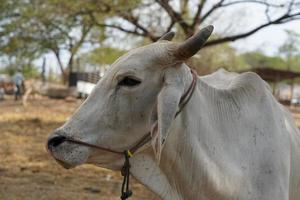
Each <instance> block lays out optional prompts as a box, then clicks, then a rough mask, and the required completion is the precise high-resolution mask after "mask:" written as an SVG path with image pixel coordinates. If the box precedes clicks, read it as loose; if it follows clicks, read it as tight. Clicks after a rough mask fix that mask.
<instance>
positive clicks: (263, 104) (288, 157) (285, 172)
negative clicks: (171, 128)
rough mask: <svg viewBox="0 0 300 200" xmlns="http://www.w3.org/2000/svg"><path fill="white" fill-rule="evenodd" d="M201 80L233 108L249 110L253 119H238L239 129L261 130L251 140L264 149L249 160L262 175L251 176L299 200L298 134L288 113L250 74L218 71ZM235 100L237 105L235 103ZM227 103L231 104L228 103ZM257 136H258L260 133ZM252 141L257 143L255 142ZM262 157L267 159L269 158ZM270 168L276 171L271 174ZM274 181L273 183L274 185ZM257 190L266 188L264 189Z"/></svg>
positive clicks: (257, 79) (264, 85) (299, 141)
mask: <svg viewBox="0 0 300 200" xmlns="http://www.w3.org/2000/svg"><path fill="white" fill-rule="evenodd" d="M201 80H202V81H203V82H205V83H206V84H208V85H209V86H211V87H213V88H215V89H216V90H218V92H221V93H228V94H227V95H225V97H227V96H230V98H232V101H233V104H236V105H237V104H239V103H240V105H238V106H242V107H243V109H244V107H248V109H250V110H251V112H249V113H251V114H250V115H253V117H248V116H247V117H241V120H245V122H244V125H241V127H243V126H245V127H252V126H253V127H254V128H255V127H256V126H257V127H258V129H260V128H261V129H264V131H263V132H264V134H266V135H267V136H263V137H262V136H258V137H257V138H254V139H253V140H254V142H255V143H257V144H259V143H260V144H263V145H265V146H264V147H261V146H259V147H257V149H260V150H258V151H257V152H256V153H258V154H259V155H257V156H254V157H252V158H251V159H253V158H254V159H257V160H258V161H256V165H259V164H260V163H257V162H261V164H262V165H266V167H265V169H266V172H260V173H261V175H259V174H256V175H255V176H258V175H259V176H261V177H264V176H265V177H266V178H262V179H264V180H266V181H265V183H266V184H270V185H272V184H273V185H274V188H275V185H276V181H278V182H281V183H278V184H279V185H280V184H281V185H280V186H279V187H278V189H277V190H281V191H282V192H283V191H287V193H289V199H290V200H296V199H299V197H300V170H299V169H300V167H299V166H300V137H299V131H298V129H297V127H296V125H295V123H294V119H293V118H292V117H291V115H290V113H289V111H287V110H285V109H284V107H283V106H282V105H281V104H279V103H278V102H277V100H276V99H275V98H274V97H273V95H272V92H271V90H270V88H269V86H268V84H267V83H265V82H264V81H263V80H262V79H261V78H260V77H258V76H257V75H256V74H254V73H244V74H241V75H240V74H236V73H230V72H227V71H225V70H219V71H217V72H215V73H213V74H211V75H208V76H205V77H201ZM239 100H240V102H238V101H239ZM225 101H226V100H225ZM228 101H231V100H230V99H228ZM238 106H237V107H238ZM238 112H239V111H238ZM249 124H250V125H249ZM259 124H260V125H259ZM237 125H238V124H237ZM259 127H260V128H259ZM266 129H267V130H266ZM241 131H242V129H241ZM247 132H249V134H252V133H253V131H248V129H247V128H245V130H244V133H247ZM257 132H258V133H259V132H260V131H257ZM256 139H257V140H261V141H256ZM248 140H249V146H250V148H252V149H253V150H254V151H255V148H254V145H253V144H250V142H251V143H252V140H251V141H250V139H248ZM251 145H252V147H251ZM255 145H256V144H255ZM268 151H269V152H271V151H272V152H273V153H266V152H268ZM241 155H242V154H241ZM266 155H270V157H269V156H266ZM271 157H272V158H271ZM237 165H238V164H237ZM272 168H276V169H275V170H274V169H272ZM263 169H264V167H262V168H261V170H263ZM271 169H272V170H271ZM251 173H256V172H250V174H251ZM268 173H274V175H270V174H268ZM268 177H275V178H274V179H273V180H272V181H269V180H267V179H268ZM275 179H276V181H274V180H275ZM261 187H262V188H263V187H266V188H267V187H268V186H261ZM288 191H289V192H288ZM277 192H278V191H277ZM271 193H272V192H271ZM275 193H276V192H275ZM275 193H274V194H275ZM287 196H288V194H287V195H285V197H287ZM285 197H284V198H283V196H282V197H280V198H281V199H285ZM277 198H278V196H277Z"/></svg>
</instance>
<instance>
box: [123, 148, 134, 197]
mask: <svg viewBox="0 0 300 200" xmlns="http://www.w3.org/2000/svg"><path fill="white" fill-rule="evenodd" d="M124 157H125V161H124V165H123V167H122V170H121V174H122V176H123V177H124V178H123V183H122V189H121V200H126V199H127V198H129V197H131V196H132V191H131V190H130V189H129V177H130V163H129V158H130V157H132V154H131V152H130V151H128V150H127V151H124Z"/></svg>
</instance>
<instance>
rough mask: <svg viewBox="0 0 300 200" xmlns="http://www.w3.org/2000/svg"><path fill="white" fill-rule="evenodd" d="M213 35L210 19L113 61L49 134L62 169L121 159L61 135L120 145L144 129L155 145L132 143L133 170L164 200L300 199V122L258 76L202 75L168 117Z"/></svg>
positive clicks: (116, 166)
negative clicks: (178, 37)
mask: <svg viewBox="0 0 300 200" xmlns="http://www.w3.org/2000/svg"><path fill="white" fill-rule="evenodd" d="M211 32H212V26H208V27H206V28H204V29H202V30H201V31H200V32H199V33H198V34H196V35H194V36H193V37H191V38H190V39H188V40H187V41H185V42H183V43H182V44H177V43H173V42H170V41H166V40H160V41H158V42H156V43H153V44H150V45H147V46H144V47H141V48H137V49H134V50H131V51H129V52H128V53H127V54H125V55H124V56H122V57H121V58H119V59H118V60H117V61H116V62H115V63H114V64H113V65H112V67H111V69H110V70H109V71H108V72H107V73H106V74H105V76H104V77H103V78H102V79H101V81H100V82H99V83H98V84H97V86H96V87H95V89H94V91H93V92H92V94H91V95H90V96H89V97H88V98H87V100H86V101H85V102H84V103H83V104H82V105H81V106H80V108H79V109H78V110H77V111H76V112H75V114H74V115H73V116H72V117H71V118H70V119H69V120H68V121H67V122H66V123H65V124H64V125H63V126H62V127H61V128H59V129H58V130H56V131H55V132H54V134H53V135H52V136H51V137H50V138H49V140H48V148H49V151H50V152H51V154H52V155H53V156H54V158H55V159H56V160H57V161H58V162H59V163H60V164H62V165H63V166H64V167H66V168H70V167H75V166H78V165H80V164H83V163H92V164H95V165H97V166H100V167H104V168H108V169H112V170H120V168H121V167H122V165H123V162H124V157H123V156H119V155H118V154H115V153H113V152H109V151H104V150H103V151H101V150H99V149H96V148H92V147H88V146H85V145H81V144H78V143H72V142H69V141H66V140H64V139H63V138H73V139H74V140H77V141H83V142H85V143H89V144H94V145H97V146H100V147H103V148H108V149H111V150H114V151H119V152H122V151H124V150H127V149H130V148H131V147H132V146H133V145H134V144H136V143H137V141H139V140H140V139H141V138H142V137H143V136H144V135H145V134H146V133H147V132H149V131H150V132H151V134H152V141H151V143H152V146H153V148H151V145H149V144H145V145H143V146H142V147H141V148H139V149H138V151H137V152H136V153H135V154H134V155H133V157H131V158H130V163H131V170H130V172H131V174H132V175H133V176H134V177H135V178H136V179H137V180H139V181H140V182H141V183H143V184H144V185H146V186H147V187H148V188H149V189H150V190H152V191H154V192H155V193H156V194H158V195H159V196H160V197H161V198H162V199H165V200H181V199H185V200H186V199H201V200H299V199H300V138H299V132H298V129H297V127H296V126H295V124H294V122H293V119H292V117H291V115H290V114H289V112H288V111H286V110H285V109H284V108H283V106H281V105H280V104H279V103H278V102H277V101H276V99H275V98H274V97H273V96H272V94H271V92H270V90H269V88H268V86H267V84H266V83H265V82H264V81H263V80H262V79H261V78H260V77H259V76H257V75H256V74H254V73H250V72H248V73H243V74H241V75H239V74H235V73H229V72H226V71H224V70H219V71H218V72H216V73H213V74H211V75H208V76H204V77H198V78H197V85H196V88H195V90H194V92H193V94H192V96H191V98H190V100H189V101H188V103H187V104H186V106H185V107H184V108H183V110H182V111H181V112H180V113H179V114H178V116H177V117H176V118H174V117H175V113H176V112H177V111H178V109H179V99H180V98H181V97H182V96H183V94H184V93H186V91H187V90H188V88H189V86H190V85H191V82H192V79H193V78H192V75H191V73H190V69H189V67H188V66H187V65H186V64H184V61H185V60H186V59H188V58H189V57H191V56H193V55H194V54H195V53H196V52H197V51H198V50H199V49H200V48H201V46H202V45H203V44H204V43H205V41H206V40H207V38H208V37H209V35H210V34H211ZM171 37H172V34H168V35H167V36H165V37H164V38H163V39H170V38H171ZM156 124H157V127H156ZM163 141H165V142H163ZM153 149H154V151H153ZM160 155H161V156H160ZM159 158H160V162H159Z"/></svg>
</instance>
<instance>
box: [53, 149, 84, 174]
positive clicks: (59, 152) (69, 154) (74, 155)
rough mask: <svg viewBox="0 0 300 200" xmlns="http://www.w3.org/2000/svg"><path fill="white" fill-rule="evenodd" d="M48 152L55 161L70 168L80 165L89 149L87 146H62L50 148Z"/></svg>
mask: <svg viewBox="0 0 300 200" xmlns="http://www.w3.org/2000/svg"><path fill="white" fill-rule="evenodd" d="M49 151H50V150H49ZM50 153H51V155H52V156H53V158H54V159H55V161H56V162H57V163H58V164H60V165H61V166H62V167H64V168H65V169H71V168H74V167H76V166H79V165H82V164H84V163H85V162H86V161H87V159H88V157H89V149H88V148H87V147H75V148H66V147H64V148H58V149H55V150H52V151H50Z"/></svg>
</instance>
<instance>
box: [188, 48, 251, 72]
mask: <svg viewBox="0 0 300 200" xmlns="http://www.w3.org/2000/svg"><path fill="white" fill-rule="evenodd" d="M189 64H190V65H192V67H194V68H196V69H197V70H198V72H199V73H204V74H206V73H209V72H211V71H215V70H216V69H219V68H224V69H227V70H231V71H241V70H243V69H245V68H246V67H247V65H246V64H245V62H244V60H243V58H242V57H241V56H239V55H238V54H237V52H236V50H235V49H234V48H233V47H231V46H230V45H229V44H228V43H225V44H221V45H218V46H212V47H208V48H204V49H202V50H201V51H200V52H199V54H198V55H197V56H195V58H193V59H192V62H191V63H189Z"/></svg>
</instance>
